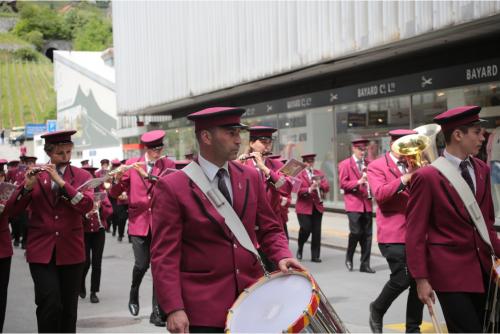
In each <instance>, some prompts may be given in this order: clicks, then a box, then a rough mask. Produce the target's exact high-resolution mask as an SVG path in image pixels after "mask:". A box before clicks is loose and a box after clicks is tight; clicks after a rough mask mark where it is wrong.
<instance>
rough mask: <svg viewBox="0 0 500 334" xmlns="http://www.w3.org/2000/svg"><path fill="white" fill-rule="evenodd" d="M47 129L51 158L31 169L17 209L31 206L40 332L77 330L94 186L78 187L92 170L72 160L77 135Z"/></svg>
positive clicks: (30, 255)
mask: <svg viewBox="0 0 500 334" xmlns="http://www.w3.org/2000/svg"><path fill="white" fill-rule="evenodd" d="M75 132H76V131H56V132H50V133H47V134H44V135H42V136H41V137H42V138H43V139H45V147H44V150H45V152H46V153H47V155H48V156H49V157H50V163H49V164H48V165H45V166H44V167H43V171H42V172H40V173H38V174H32V173H30V172H28V173H26V178H25V181H24V184H22V185H21V186H20V189H22V191H21V193H20V194H19V196H17V201H16V202H15V211H16V212H18V211H20V210H24V209H26V207H27V206H28V205H29V206H30V209H31V217H30V223H29V226H28V235H29V238H28V243H27V246H26V260H27V261H28V263H29V267H30V272H31V277H32V278H33V282H34V284H35V303H36V305H37V310H36V316H37V323H38V331H39V332H75V331H76V320H77V310H78V293H79V291H80V284H81V279H82V272H83V265H84V261H85V246H84V242H83V215H84V214H86V213H87V212H89V211H90V210H91V209H92V206H93V200H92V193H91V192H90V191H78V190H77V188H78V187H79V186H80V185H82V184H83V183H84V182H86V181H88V180H89V179H90V178H91V176H90V174H89V173H88V172H86V171H84V170H82V169H80V168H77V167H74V166H71V165H70V159H71V153H72V149H73V142H72V141H71V135H73V134H74V133H75Z"/></svg>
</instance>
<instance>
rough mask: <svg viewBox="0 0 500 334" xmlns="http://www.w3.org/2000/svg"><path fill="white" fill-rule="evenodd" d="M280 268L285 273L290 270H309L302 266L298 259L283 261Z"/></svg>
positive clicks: (291, 258) (279, 263) (279, 265)
mask: <svg viewBox="0 0 500 334" xmlns="http://www.w3.org/2000/svg"><path fill="white" fill-rule="evenodd" d="M278 268H279V269H280V270H281V271H282V272H284V273H286V272H288V270H290V269H298V270H303V271H307V269H306V268H305V267H304V266H302V264H300V262H299V261H298V260H297V259H296V258H293V257H288V258H284V259H281V260H280V262H278Z"/></svg>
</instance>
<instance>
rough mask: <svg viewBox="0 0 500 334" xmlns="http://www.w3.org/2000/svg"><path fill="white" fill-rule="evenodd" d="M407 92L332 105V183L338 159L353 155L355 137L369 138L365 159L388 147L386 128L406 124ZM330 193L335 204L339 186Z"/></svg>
mask: <svg viewBox="0 0 500 334" xmlns="http://www.w3.org/2000/svg"><path fill="white" fill-rule="evenodd" d="M410 102H411V101H410V96H399V97H392V98H385V99H377V100H369V101H364V102H356V103H349V104H343V105H338V106H335V109H334V112H335V120H336V137H335V138H336V140H335V142H334V145H335V159H334V161H335V163H334V168H335V169H334V170H335V173H334V184H337V182H338V169H337V168H338V163H339V162H340V161H342V160H344V159H347V158H348V157H350V156H351V155H352V150H351V141H352V140H353V139H356V138H365V139H368V140H370V144H369V146H368V153H367V159H369V160H374V159H376V158H378V157H379V156H381V155H382V154H385V152H387V151H388V150H389V141H390V139H389V136H388V134H387V133H388V132H389V131H390V130H392V129H398V128H409V126H410ZM331 196H333V197H334V202H335V203H336V205H334V206H340V207H341V208H343V207H342V203H341V202H340V201H342V200H343V194H342V193H341V192H340V187H335V188H333V191H332V194H331Z"/></svg>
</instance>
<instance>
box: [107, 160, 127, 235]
mask: <svg viewBox="0 0 500 334" xmlns="http://www.w3.org/2000/svg"><path fill="white" fill-rule="evenodd" d="M121 164H122V163H121V161H120V160H118V159H114V160H113V161H111V170H114V169H116V168H118V167H120V165H121ZM109 199H110V201H111V203H112V205H113V214H112V218H111V221H112V225H113V236H115V235H116V231H117V230H118V238H117V240H118V241H119V242H122V240H123V236H124V235H125V225H126V224H127V219H128V197H127V192H126V191H123V192H122V193H121V194H120V196H118V198H113V196H109ZM108 230H109V226H108ZM129 241H131V240H130V236H129Z"/></svg>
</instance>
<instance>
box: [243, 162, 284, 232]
mask: <svg viewBox="0 0 500 334" xmlns="http://www.w3.org/2000/svg"><path fill="white" fill-rule="evenodd" d="M264 164H265V165H266V167H267V168H269V170H270V174H269V178H268V179H267V180H265V179H264V176H263V174H262V179H263V180H264V182H265V184H264V187H265V191H266V193H267V199H268V201H269V204H270V205H271V209H273V212H274V213H275V214H276V216H277V217H278V219H279V220H280V222H281V224H282V225H285V223H286V220H284V219H283V216H282V214H281V212H282V210H283V209H282V205H281V203H282V202H281V198H282V197H288V196H290V194H291V193H292V188H293V185H292V182H291V181H290V179H289V178H288V177H286V176H285V175H283V174H282V173H280V172H278V169H280V168H281V167H282V166H283V163H282V162H281V161H279V160H277V159H266V160H265V161H264ZM245 165H247V166H248V167H251V168H254V169H256V167H255V163H254V161H253V159H248V160H246V161H245Z"/></svg>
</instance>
